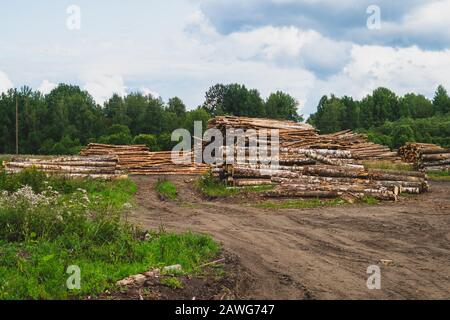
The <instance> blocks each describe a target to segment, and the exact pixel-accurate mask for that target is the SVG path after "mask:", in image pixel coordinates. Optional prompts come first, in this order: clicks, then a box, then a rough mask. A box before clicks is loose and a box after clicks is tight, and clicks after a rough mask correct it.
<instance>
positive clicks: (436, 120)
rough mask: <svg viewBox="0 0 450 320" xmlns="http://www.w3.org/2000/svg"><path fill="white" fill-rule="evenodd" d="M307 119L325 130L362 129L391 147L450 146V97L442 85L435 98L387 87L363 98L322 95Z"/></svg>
mask: <svg viewBox="0 0 450 320" xmlns="http://www.w3.org/2000/svg"><path fill="white" fill-rule="evenodd" d="M308 122H309V123H311V124H312V125H314V126H315V127H316V128H317V129H319V130H320V132H322V133H332V132H337V131H341V130H345V129H352V130H355V131H358V132H363V133H366V134H368V136H369V139H370V140H371V141H373V142H376V143H381V144H384V145H387V146H390V147H391V148H398V147H400V146H402V145H404V144H405V143H406V142H409V141H418V142H426V143H436V144H439V145H442V146H444V147H450V97H449V95H448V93H447V91H446V89H445V88H444V87H443V86H438V88H437V90H436V92H435V95H434V98H433V99H432V100H429V99H427V98H426V97H425V96H424V95H421V94H415V93H408V94H406V95H404V96H402V97H399V96H397V95H396V94H395V93H394V92H392V91H391V90H389V89H387V88H378V89H376V90H374V91H373V92H372V94H369V95H367V96H366V97H364V98H363V99H361V100H360V101H358V100H354V99H353V98H351V97H348V96H344V97H336V96H334V95H331V96H330V97H328V96H323V97H322V98H321V99H320V101H319V104H318V106H317V112H316V113H314V114H312V115H311V116H310V118H309V119H308Z"/></svg>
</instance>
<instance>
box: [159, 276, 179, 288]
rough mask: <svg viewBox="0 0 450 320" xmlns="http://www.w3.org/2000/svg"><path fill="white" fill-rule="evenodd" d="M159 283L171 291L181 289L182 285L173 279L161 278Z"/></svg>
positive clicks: (176, 279)
mask: <svg viewBox="0 0 450 320" xmlns="http://www.w3.org/2000/svg"><path fill="white" fill-rule="evenodd" d="M160 283H161V284H163V285H165V286H167V287H169V288H172V289H181V288H183V283H182V282H181V281H180V280H179V279H178V278H174V277H168V278H162V279H161V280H160Z"/></svg>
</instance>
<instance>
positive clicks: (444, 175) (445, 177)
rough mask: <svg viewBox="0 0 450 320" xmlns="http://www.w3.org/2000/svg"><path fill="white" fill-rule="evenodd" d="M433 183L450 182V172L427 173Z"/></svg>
mask: <svg viewBox="0 0 450 320" xmlns="http://www.w3.org/2000/svg"><path fill="white" fill-rule="evenodd" d="M427 175H428V178H429V179H430V180H432V181H450V171H434V172H429V173H427Z"/></svg>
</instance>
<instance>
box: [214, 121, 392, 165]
mask: <svg viewBox="0 0 450 320" xmlns="http://www.w3.org/2000/svg"><path fill="white" fill-rule="evenodd" d="M208 128H216V129H219V130H221V131H222V134H223V135H224V136H225V134H226V132H227V130H229V129H234V130H236V129H242V130H255V131H256V133H257V134H258V133H259V132H260V131H261V130H270V129H277V130H279V145H280V147H281V148H285V149H319V150H323V149H326V150H340V151H350V152H351V154H352V156H351V159H353V160H354V162H357V163H361V162H362V161H365V160H386V161H401V159H400V157H399V156H398V154H397V152H395V151H391V150H390V149H389V147H387V146H383V145H379V144H376V143H373V142H370V141H369V140H368V138H367V136H366V135H364V134H358V133H354V132H352V131H351V130H345V131H341V132H337V133H333V134H325V135H321V134H319V133H318V131H317V130H316V129H315V128H314V127H313V126H311V125H309V124H305V123H296V122H293V121H280V120H270V119H253V118H245V117H241V118H240V117H216V118H213V119H211V120H210V121H209V122H208ZM269 139H270V136H269ZM268 145H270V142H269V143H268Z"/></svg>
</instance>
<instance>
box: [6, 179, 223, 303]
mask: <svg viewBox="0 0 450 320" xmlns="http://www.w3.org/2000/svg"><path fill="white" fill-rule="evenodd" d="M40 179H42V181H41V180H40ZM0 181H1V182H2V183H0V279H1V282H0V299H73V298H75V299H76V298H83V297H86V296H88V295H90V296H93V297H95V296H96V295H98V294H100V293H102V292H104V291H105V290H106V289H109V290H114V285H115V282H116V281H118V280H120V279H123V278H125V277H127V276H130V275H133V274H137V273H141V272H145V271H148V270H149V269H152V268H155V267H163V266H168V265H174V264H181V265H182V267H183V272H185V273H188V274H189V273H196V272H198V270H199V269H200V268H199V266H200V265H201V264H203V263H205V262H208V261H210V260H211V259H213V258H215V257H216V256H217V255H218V253H219V251H220V245H219V244H218V243H216V242H215V241H214V240H213V239H212V238H210V237H209V236H205V235H198V234H194V233H190V232H188V233H184V234H171V233H166V232H165V231H164V230H160V231H159V232H158V233H153V234H152V236H151V237H150V239H151V240H150V241H143V240H142V238H143V232H142V231H141V230H138V229H137V228H136V227H135V226H133V225H131V224H129V223H128V222H127V221H126V217H125V216H124V207H125V204H126V203H129V201H132V197H133V194H134V193H135V192H136V186H135V185H134V183H133V182H132V181H131V180H120V181H111V182H105V181H92V180H65V179H61V178H57V177H50V178H46V177H45V176H41V174H40V173H39V172H36V171H25V172H24V173H22V174H18V175H11V176H7V177H5V176H3V178H1V180H0ZM23 185H29V186H30V187H31V186H32V187H33V189H30V188H28V189H27V188H25V189H24V188H21V187H20V186H23ZM44 186H45V188H44ZM49 187H51V189H49ZM5 188H6V189H5ZM42 188H44V191H42V192H40V190H41V189H42ZM8 189H10V190H8ZM34 189H35V191H33V190H34ZM5 190H8V191H7V192H9V193H8V194H6V195H5V194H4V192H5ZM55 190H59V191H58V193H56V191H55ZM2 192H3V193H2ZM72 265H76V266H78V267H79V268H80V270H81V288H80V290H69V289H68V288H67V287H66V281H67V279H68V277H69V276H70V274H67V273H66V270H67V267H68V266H72Z"/></svg>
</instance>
